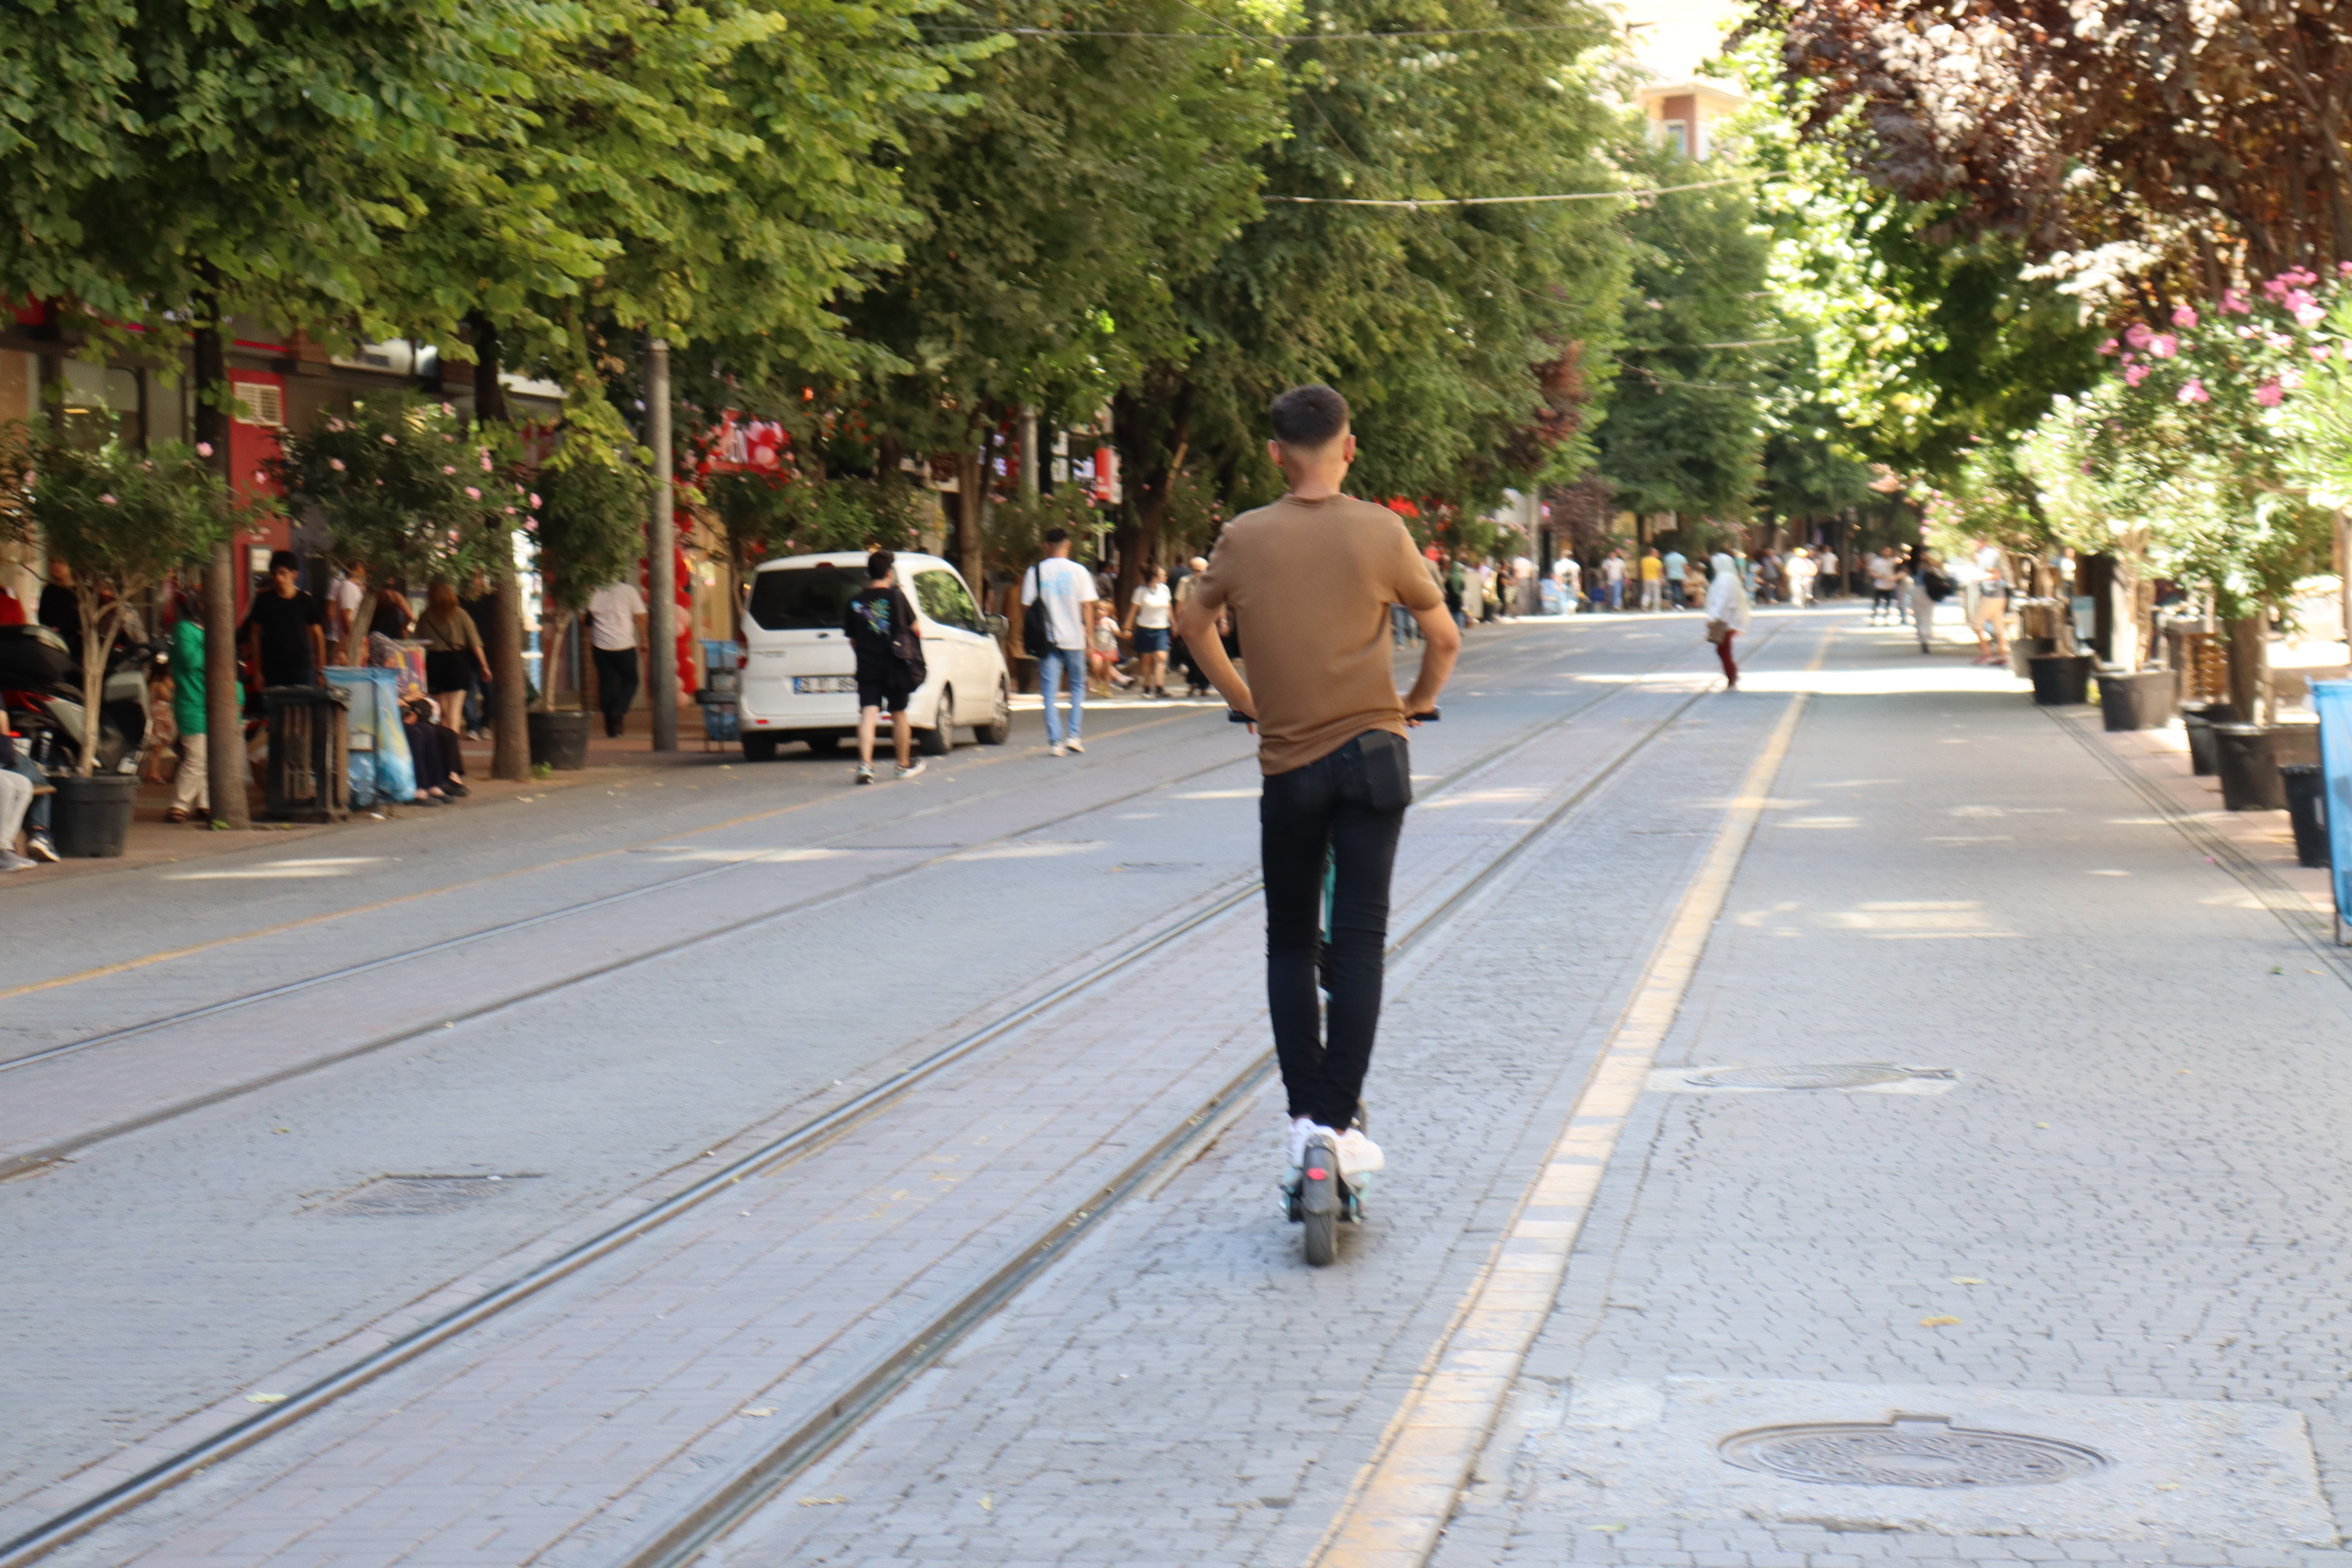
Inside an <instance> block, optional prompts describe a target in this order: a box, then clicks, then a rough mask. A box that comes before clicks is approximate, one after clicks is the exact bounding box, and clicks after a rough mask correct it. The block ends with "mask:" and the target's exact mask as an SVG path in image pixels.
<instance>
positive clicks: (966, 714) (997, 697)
mask: <svg viewBox="0 0 2352 1568" xmlns="http://www.w3.org/2000/svg"><path fill="white" fill-rule="evenodd" d="M898 585H899V586H900V587H901V588H903V589H905V590H906V594H907V599H908V603H909V604H911V605H914V606H915V618H916V620H917V621H918V622H919V624H920V626H921V628H922V636H923V663H924V666H925V667H926V671H927V672H926V674H925V675H924V678H923V684H922V685H921V687H920V688H919V689H917V690H916V692H915V694H914V696H913V697H912V698H911V699H909V700H908V703H907V721H908V723H910V724H912V725H913V726H914V727H915V742H916V743H917V744H918V745H919V746H920V747H921V748H922V752H923V754H924V755H926V756H931V757H936V756H938V755H940V753H941V752H945V751H946V750H947V749H948V748H949V747H950V746H952V745H954V744H955V737H954V734H953V732H952V730H953V726H955V725H959V724H961V725H966V726H969V727H970V728H971V731H972V735H973V738H974V739H976V740H977V741H979V742H980V743H981V744H982V745H983V746H1001V745H1003V744H1004V742H1006V741H1008V740H1010V739H1011V738H1012V735H1013V681H1012V678H1011V677H1010V675H1009V674H1008V673H1007V672H1006V670H1005V668H1004V649H1003V647H1002V646H1001V645H1000V644H999V643H998V642H997V637H998V635H999V634H1001V633H1002V632H1003V629H1004V617H1003V616H984V615H982V614H981V612H980V606H979V605H976V604H974V603H973V602H972V597H971V590H970V589H968V588H966V587H965V586H964V582H963V575H962V574H961V573H959V572H958V571H957V570H956V569H955V568H954V567H952V566H950V565H949V564H948V563H946V562H945V561H942V560H940V558H939V557H938V556H936V555H919V554H915V553H913V552H899V555H898ZM865 586H866V556H865V554H864V553H863V552H851V551H842V552H837V553H835V554H830V555H792V556H787V557H785V558H784V559H783V560H781V561H765V562H761V563H760V566H759V568H758V569H757V570H756V571H754V572H753V573H752V574H751V597H750V599H749V600H748V601H747V602H746V603H745V605H744V606H743V642H744V647H745V651H746V654H747V655H748V657H747V658H745V659H744V662H743V687H742V692H741V695H740V697H739V698H738V699H737V712H738V713H739V714H740V719H741V725H742V734H743V755H744V756H745V757H746V758H748V759H750V760H751V761H752V762H755V763H759V762H766V761H768V760H769V759H770V758H772V757H773V756H774V755H775V754H776V745H777V742H781V741H805V742H808V748H809V750H810V751H812V752H816V753H817V754H818V755H819V756H824V755H827V754H829V753H831V752H833V751H834V750H835V748H836V747H838V746H839V745H840V744H841V742H842V741H843V740H844V739H845V738H853V737H855V736H856V733H857V656H856V653H855V652H854V651H853V650H852V649H851V647H850V645H849V638H848V637H846V636H845V635H844V634H843V632H842V629H841V614H842V608H843V606H844V605H846V604H848V602H849V596H850V595H853V594H855V593H856V592H857V591H858V590H859V589H860V588H863V587H865ZM889 732H890V726H889V716H888V715H887V714H885V715H883V724H882V736H883V738H884V739H885V740H887V737H888V735H889Z"/></svg>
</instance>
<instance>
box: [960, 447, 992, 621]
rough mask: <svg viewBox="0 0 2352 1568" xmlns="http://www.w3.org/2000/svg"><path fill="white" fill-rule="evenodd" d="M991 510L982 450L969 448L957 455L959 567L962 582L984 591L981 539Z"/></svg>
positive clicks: (975, 589) (976, 589)
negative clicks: (982, 587) (985, 521)
mask: <svg viewBox="0 0 2352 1568" xmlns="http://www.w3.org/2000/svg"><path fill="white" fill-rule="evenodd" d="M987 506H988V469H987V467H986V466H985V465H984V464H982V462H981V460H980V449H979V448H978V447H967V448H966V449H965V450H963V451H961V452H959V453H957V454H956V523H955V552H956V567H957V569H958V570H959V571H961V573H962V574H963V580H964V581H965V582H966V583H969V584H972V586H973V591H974V592H980V591H981V584H982V576H981V563H982V559H983V556H982V533H981V529H982V523H983V521H984V519H985V517H986V509H987Z"/></svg>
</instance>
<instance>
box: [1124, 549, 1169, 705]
mask: <svg viewBox="0 0 2352 1568" xmlns="http://www.w3.org/2000/svg"><path fill="white" fill-rule="evenodd" d="M1172 624H1173V619H1172V615H1171V595H1170V594H1169V592H1168V569H1167V568H1166V567H1164V566H1154V567H1152V568H1151V569H1150V571H1149V572H1147V573H1145V574H1144V578H1143V586H1141V587H1140V588H1138V589H1137V590H1136V591H1135V597H1134V598H1132V599H1129V601H1128V604H1127V626H1126V631H1127V635H1128V636H1129V638H1131V639H1132V640H1133V642H1134V644H1135V684H1136V689H1138V690H1139V691H1140V692H1142V693H1143V695H1144V696H1146V697H1165V696H1167V695H1168V637H1169V628H1170V626H1171V625H1172Z"/></svg>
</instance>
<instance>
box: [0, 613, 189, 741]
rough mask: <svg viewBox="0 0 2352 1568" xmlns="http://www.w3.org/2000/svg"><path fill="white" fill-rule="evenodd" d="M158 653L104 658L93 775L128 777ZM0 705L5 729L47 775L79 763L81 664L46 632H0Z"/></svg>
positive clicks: (128, 648) (135, 651) (116, 651)
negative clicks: (4, 708) (3, 707)
mask: <svg viewBox="0 0 2352 1568" xmlns="http://www.w3.org/2000/svg"><path fill="white" fill-rule="evenodd" d="M164 658H165V654H164V650H163V647H161V645H157V644H149V643H132V642H117V643H116V644H115V646H114V647H112V648H111V649H110V650H109V651H108V654H107V660H106V683H105V688H104V689H103V691H102V692H101V694H100V699H99V704H100V705H99V712H98V755H97V757H96V759H95V763H96V766H95V768H94V769H93V771H94V772H97V773H137V772H138V771H139V758H140V754H141V752H142V751H143V750H144V748H145V746H146V742H147V677H148V672H149V670H151V669H152V668H154V666H156V665H157V664H159V663H161V662H163V659H164ZM0 700H5V702H6V705H7V713H8V728H9V729H11V730H13V731H16V734H17V735H18V736H20V737H22V743H23V744H24V747H25V750H26V754H27V755H29V756H30V757H31V758H32V760H33V761H34V762H35V763H37V764H39V766H40V767H41V768H42V769H43V771H45V772H47V773H72V772H73V771H75V767H76V765H77V764H78V763H79V760H80V757H81V727H82V714H83V708H82V701H83V699H82V689H81V659H80V657H79V652H78V650H75V649H71V648H68V647H66V640H65V638H64V637H60V636H58V633H57V631H56V630H55V629H54V628H52V627H49V626H0Z"/></svg>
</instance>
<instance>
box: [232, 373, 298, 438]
mask: <svg viewBox="0 0 2352 1568" xmlns="http://www.w3.org/2000/svg"><path fill="white" fill-rule="evenodd" d="M236 422H237V423H238V424H240V425H266V426H269V427H270V428H271V429H273V430H276V429H283V428H284V427H285V425H286V389H285V388H284V387H282V386H274V385H272V384H269V383H268V382H264V381H240V382H238V383H237V384H236Z"/></svg>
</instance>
